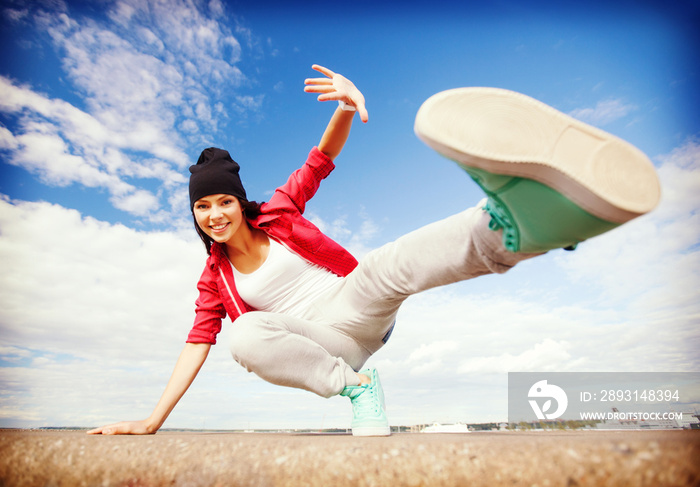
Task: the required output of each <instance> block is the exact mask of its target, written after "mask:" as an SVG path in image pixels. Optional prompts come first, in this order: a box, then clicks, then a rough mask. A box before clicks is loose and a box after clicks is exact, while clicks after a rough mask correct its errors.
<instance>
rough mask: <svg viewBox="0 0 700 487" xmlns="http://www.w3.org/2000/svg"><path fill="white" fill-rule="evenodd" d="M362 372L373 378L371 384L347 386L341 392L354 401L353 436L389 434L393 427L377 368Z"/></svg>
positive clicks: (361, 372)
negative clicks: (385, 407)
mask: <svg viewBox="0 0 700 487" xmlns="http://www.w3.org/2000/svg"><path fill="white" fill-rule="evenodd" d="M360 374H363V375H366V376H367V377H369V378H370V379H371V381H372V382H371V383H370V384H364V385H361V386H346V387H345V389H343V391H342V392H341V393H340V395H341V396H347V397H349V398H350V401H351V402H352V435H353V436H389V435H390V434H391V428H390V427H389V420H388V419H387V417H386V411H385V409H384V390H383V389H382V384H381V382H379V374H377V370H376V369H365V370H362V371H360Z"/></svg>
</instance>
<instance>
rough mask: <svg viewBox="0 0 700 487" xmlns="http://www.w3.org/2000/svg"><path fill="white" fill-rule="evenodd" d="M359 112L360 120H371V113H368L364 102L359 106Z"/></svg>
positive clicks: (365, 121)
mask: <svg viewBox="0 0 700 487" xmlns="http://www.w3.org/2000/svg"><path fill="white" fill-rule="evenodd" d="M357 113H359V114H360V120H362V122H363V123H367V122H368V121H369V113H367V109H366V108H365V105H364V103H363V104H362V105H360V106H358V107H357Z"/></svg>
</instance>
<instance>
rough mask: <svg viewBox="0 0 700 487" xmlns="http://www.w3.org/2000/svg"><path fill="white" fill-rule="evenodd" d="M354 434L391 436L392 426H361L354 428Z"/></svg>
mask: <svg viewBox="0 0 700 487" xmlns="http://www.w3.org/2000/svg"><path fill="white" fill-rule="evenodd" d="M352 436H391V427H390V426H361V427H357V428H353V429H352Z"/></svg>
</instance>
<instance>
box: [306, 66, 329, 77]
mask: <svg viewBox="0 0 700 487" xmlns="http://www.w3.org/2000/svg"><path fill="white" fill-rule="evenodd" d="M311 69H313V70H315V71H318V72H319V73H321V74H325V75H326V76H328V77H329V78H332V77H333V76H335V73H334V72H333V71H331V70H330V69H328V68H324V67H323V66H321V65H319V64H314V65H312V66H311Z"/></svg>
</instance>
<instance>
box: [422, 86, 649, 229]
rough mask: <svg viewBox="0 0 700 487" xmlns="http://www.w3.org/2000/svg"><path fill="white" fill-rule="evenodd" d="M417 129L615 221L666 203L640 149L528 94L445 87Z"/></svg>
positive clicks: (459, 153)
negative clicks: (546, 187)
mask: <svg viewBox="0 0 700 487" xmlns="http://www.w3.org/2000/svg"><path fill="white" fill-rule="evenodd" d="M415 132H416V135H417V136H418V138H420V139H421V140H422V141H423V142H425V143H426V144H427V145H428V146H430V147H432V148H433V149H435V150H436V151H437V152H439V153H440V154H442V155H444V156H445V157H447V158H449V159H452V160H454V161H455V162H457V163H458V164H460V165H461V166H462V167H463V168H465V169H466V168H469V167H476V168H479V169H483V170H485V171H488V172H490V173H494V174H501V175H507V176H516V177H522V178H528V179H533V180H535V181H538V182H540V183H542V184H545V185H547V186H549V187H550V188H552V189H554V190H556V191H557V192H559V193H560V194H562V195H564V196H565V197H567V198H568V199H570V200H571V201H573V202H574V203H575V204H577V205H578V206H580V207H581V208H582V209H584V210H586V211H587V212H589V213H591V214H592V215H594V216H596V217H598V218H601V219H603V220H606V221H609V222H613V223H618V224H621V223H625V222H627V221H629V220H631V219H633V218H635V217H637V216H640V215H642V214H644V213H647V212H649V211H651V210H652V209H653V208H654V207H655V206H656V205H657V204H658V202H659V198H660V186H659V180H658V177H657V176H656V171H655V170H654V166H653V164H652V163H651V161H650V160H649V159H648V158H647V157H646V156H645V155H644V154H643V153H642V152H641V151H640V150H639V149H637V148H636V147H634V146H633V145H631V144H629V143H627V142H625V141H623V140H621V139H619V138H617V137H615V136H613V135H611V134H608V133H607V132H604V131H602V130H599V129H596V128H595V127H591V126H590V125H587V124H585V123H583V122H581V121H579V120H576V119H574V118H572V117H570V116H568V115H565V114H563V113H561V112H559V111H557V110H555V109H554V108H552V107H550V106H548V105H546V104H544V103H542V102H539V101H537V100H535V99H533V98H530V97H528V96H526V95H522V94H520V93H515V92H513V91H508V90H503V89H499V88H458V89H454V90H448V91H443V92H441V93H438V94H436V95H433V96H432V97H430V98H429V99H428V100H426V101H425V103H423V105H422V106H421V108H420V109H419V110H418V114H417V115H416V122H415Z"/></svg>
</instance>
